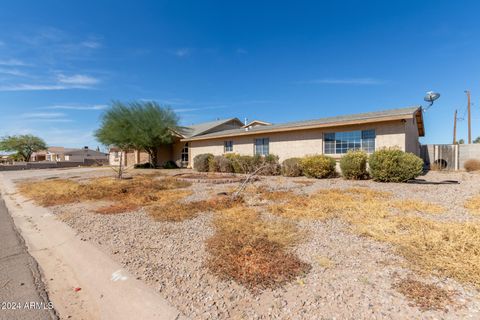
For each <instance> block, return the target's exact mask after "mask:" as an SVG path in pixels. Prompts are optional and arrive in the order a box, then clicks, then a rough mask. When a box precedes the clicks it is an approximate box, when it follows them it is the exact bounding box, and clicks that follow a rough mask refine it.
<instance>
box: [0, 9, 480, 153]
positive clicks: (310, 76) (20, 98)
mask: <svg viewBox="0 0 480 320" xmlns="http://www.w3.org/2000/svg"><path fill="white" fill-rule="evenodd" d="M479 15H480V3H479V2H478V1H396V3H394V2H393V1H289V2H287V1H206V0H205V1H21V0H16V1H2V3H1V4H0V117H1V120H2V121H1V123H0V136H3V135H6V134H19V133H33V134H37V135H39V136H41V137H43V138H44V139H45V140H46V141H47V143H48V144H50V145H64V146H70V147H81V146H83V145H89V146H91V147H96V146H97V145H98V143H97V142H96V141H95V140H94V138H93V136H92V133H93V131H94V130H95V129H96V128H97V127H98V124H99V119H100V116H101V114H102V112H103V111H104V110H105V109H104V108H105V107H106V106H107V105H108V104H109V103H110V102H111V101H112V100H122V101H130V100H137V99H153V100H156V101H158V102H160V103H162V104H168V105H171V106H172V107H173V108H174V109H175V110H176V111H177V112H178V113H179V115H180V116H181V119H182V124H187V125H188V124H191V123H196V122H202V121H210V120H214V119H216V118H225V117H239V118H240V119H242V120H243V119H244V118H245V117H247V118H248V119H261V120H266V121H271V122H275V123H278V122H285V121H293V120H300V119H311V118H320V117H325V116H334V115H339V114H349V113H357V112H366V111H375V110H383V109H390V108H398V107H403V106H410V105H416V104H421V103H423V96H424V93H425V92H426V91H428V90H435V91H438V92H440V93H441V94H442V97H441V98H440V99H439V100H438V102H437V103H436V104H435V105H434V106H433V108H432V109H431V110H429V111H428V112H427V113H426V114H425V119H426V134H427V136H426V138H424V139H422V142H424V143H450V142H451V139H452V125H453V124H452V122H453V111H454V109H455V108H458V109H459V110H460V112H459V113H460V114H459V116H460V117H462V116H463V115H464V110H465V106H466V97H465V94H464V92H463V91H464V90H465V89H470V90H471V91H472V102H473V133H474V134H473V135H474V137H476V136H478V135H480V128H479V127H480V101H479V100H480V72H479V71H480V60H479V57H480V43H479V41H480V22H479ZM466 131H467V130H466V121H460V122H459V132H458V136H459V138H465V139H466Z"/></svg>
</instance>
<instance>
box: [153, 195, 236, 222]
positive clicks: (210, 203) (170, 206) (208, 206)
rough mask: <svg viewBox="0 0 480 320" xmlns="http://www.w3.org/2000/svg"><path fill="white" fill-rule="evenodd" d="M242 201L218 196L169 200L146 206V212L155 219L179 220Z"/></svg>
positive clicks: (221, 208) (231, 205) (227, 207)
mask: <svg viewBox="0 0 480 320" xmlns="http://www.w3.org/2000/svg"><path fill="white" fill-rule="evenodd" d="M242 203H243V200H242V199H240V198H237V199H232V198H230V197H225V196H223V197H222V196H218V197H214V198H212V199H208V200H201V201H191V202H176V201H170V202H167V203H164V204H161V205H153V206H150V207H148V208H147V212H148V213H149V214H150V215H151V216H152V217H153V219H154V220H156V221H170V222H180V221H184V220H187V219H192V218H194V217H196V216H197V215H198V214H199V213H201V212H208V211H211V212H214V211H219V210H224V209H229V208H232V207H235V206H239V205H241V204H242Z"/></svg>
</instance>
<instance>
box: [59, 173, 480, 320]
mask: <svg viewBox="0 0 480 320" xmlns="http://www.w3.org/2000/svg"><path fill="white" fill-rule="evenodd" d="M163 173H165V174H169V175H172V174H176V173H178V171H175V170H172V171H162V174H163ZM95 174H96V175H106V174H109V173H108V171H101V172H100V171H99V172H96V173H95ZM95 174H93V173H91V174H89V175H88V177H92V176H94V175H95ZM77 176H78V175H77ZM64 177H68V172H65V173H62V178H64ZM83 178H85V176H83V175H82V179H83ZM420 178H421V179H425V180H426V181H427V182H429V184H393V183H389V184H387V183H375V182H373V181H371V180H366V181H346V180H343V179H340V178H336V179H325V180H312V179H306V178H284V177H263V178H261V179H260V180H259V181H256V182H254V185H255V186H265V187H267V188H269V189H271V190H285V191H288V192H292V193H295V194H312V193H315V192H317V191H319V190H323V189H331V188H339V189H346V188H352V187H368V188H370V189H373V190H378V191H387V192H391V193H393V194H394V197H395V198H398V199H409V200H412V199H413V200H415V199H421V200H423V201H426V202H429V203H433V204H437V205H439V206H441V207H442V208H444V210H443V211H444V212H443V213H440V214H424V213H421V212H417V213H415V214H416V215H418V216H422V217H425V218H428V219H432V220H434V221H449V222H465V221H469V222H473V223H480V220H479V219H480V216H478V215H472V214H470V213H469V212H468V210H467V209H465V207H464V205H465V201H466V200H467V199H468V198H470V197H472V196H475V195H478V194H480V174H471V173H463V172H459V173H444V172H430V173H428V174H427V175H426V176H423V177H420ZM75 179H78V177H76V178H75ZM445 180H457V181H459V182H460V183H459V184H447V183H445V184H442V183H441V182H442V181H445ZM238 185H239V183H238V182H237V183H222V184H213V183H208V182H207V183H205V182H201V183H200V182H194V183H193V184H192V185H191V186H190V187H188V189H189V190H190V191H192V192H191V194H190V195H189V196H188V197H186V198H185V199H184V201H199V200H204V199H208V198H210V197H212V196H215V195H217V194H218V193H220V192H231V191H232V190H233V189H234V188H236V187H237V186H238ZM248 197H249V195H247V196H246V198H247V199H246V201H247V202H249V201H250V200H249V199H248ZM104 205H105V201H86V202H82V203H72V204H64V205H57V206H53V207H51V210H52V211H53V212H54V213H55V214H56V215H57V216H58V218H59V219H60V220H62V221H64V222H65V223H67V224H68V225H69V226H71V227H72V228H73V229H75V230H77V231H78V234H79V236H81V237H82V239H84V240H85V241H90V242H92V243H95V244H97V245H98V246H99V247H100V248H102V250H104V251H105V252H107V253H108V254H110V255H111V256H112V257H113V258H114V259H115V260H117V261H118V262H120V263H121V264H122V265H124V266H125V268H126V269H127V270H129V271H130V272H131V273H132V274H134V275H136V276H137V277H138V278H139V279H141V280H143V281H145V282H146V283H147V284H148V285H150V286H152V287H153V288H154V289H155V290H157V291H158V292H159V293H160V294H161V295H162V296H163V297H164V298H166V299H167V300H169V302H170V303H171V304H172V305H174V306H175V307H176V308H178V310H180V311H181V312H182V313H183V314H184V315H185V316H186V317H187V318H192V319H227V318H234V319H243V318H248V319H268V318H280V319H291V318H295V319H319V318H324V319H406V318H417V319H418V318H423V319H459V318H463V319H465V318H470V319H478V318H480V294H479V291H478V289H476V288H475V287H474V286H473V285H468V284H460V283H459V282H457V281H455V280H453V279H449V278H445V277H443V278H442V277H434V276H430V275H428V274H420V273H418V272H414V271H412V268H410V266H409V262H408V261H406V260H405V259H404V258H403V257H402V256H400V255H397V254H396V251H395V250H394V248H392V246H391V245H389V244H388V243H384V242H379V241H375V240H373V239H371V238H369V237H364V236H361V235H358V234H356V233H354V232H352V230H351V228H350V227H349V225H348V224H347V223H346V222H345V221H343V220H341V219H328V220H325V221H321V220H310V219H309V220H299V221H295V224H296V225H297V226H298V228H299V230H300V232H301V234H304V235H305V236H304V237H303V238H302V240H301V241H300V242H299V243H298V244H297V245H295V246H293V248H292V250H293V253H294V254H296V255H297V256H298V257H300V259H301V260H302V261H304V262H306V263H308V264H310V265H311V269H310V270H309V272H308V273H306V274H305V275H302V276H299V277H297V278H296V280H294V281H290V282H289V283H287V284H285V285H283V286H282V287H279V288H275V289H265V290H261V291H258V292H253V291H251V290H249V289H247V288H245V287H244V286H241V285H240V284H238V283H236V282H234V281H224V280H220V279H219V278H217V277H216V276H214V275H212V274H211V272H209V270H208V268H206V266H205V263H206V259H207V256H208V253H207V249H206V241H207V240H208V239H209V238H210V237H212V236H213V235H214V233H215V229H214V227H213V225H212V219H214V215H215V213H212V212H204V213H201V214H199V215H197V216H196V217H194V218H193V219H187V220H184V221H181V222H156V221H153V220H152V218H151V217H150V216H149V215H148V214H147V212H146V210H144V209H143V208H142V209H140V210H137V211H134V212H129V213H121V214H96V213H94V210H95V209H98V208H99V207H102V206H104ZM249 205H251V206H253V207H261V204H259V203H254V202H252V203H249ZM262 215H264V216H265V217H264V218H265V219H266V220H268V219H279V218H278V217H277V216H273V215H271V214H270V213H268V210H267V211H263V212H262ZM479 272H480V270H479ZM405 279H414V280H420V281H422V282H425V283H432V284H435V285H436V286H437V287H439V288H441V289H445V290H447V291H448V292H452V301H451V302H449V303H445V304H444V306H443V307H442V308H440V309H437V310H433V309H432V310H426V309H422V308H420V307H419V306H418V305H416V304H415V303H414V301H412V299H409V298H407V297H406V296H405V295H403V294H402V293H400V292H399V290H397V289H396V288H395V286H396V284H397V283H398V282H399V281H401V280H405Z"/></svg>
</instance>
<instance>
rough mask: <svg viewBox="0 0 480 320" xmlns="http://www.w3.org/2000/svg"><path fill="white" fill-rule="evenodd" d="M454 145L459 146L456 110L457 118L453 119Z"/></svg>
mask: <svg viewBox="0 0 480 320" xmlns="http://www.w3.org/2000/svg"><path fill="white" fill-rule="evenodd" d="M453 144H457V110H456V109H455V117H454V118H453Z"/></svg>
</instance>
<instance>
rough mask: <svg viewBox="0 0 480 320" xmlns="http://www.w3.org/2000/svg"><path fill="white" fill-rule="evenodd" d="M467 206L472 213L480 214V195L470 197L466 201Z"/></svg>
mask: <svg viewBox="0 0 480 320" xmlns="http://www.w3.org/2000/svg"><path fill="white" fill-rule="evenodd" d="M465 208H467V209H468V210H469V211H470V213H471V214H476V215H480V195H478V196H475V197H472V198H470V199H468V200H467V201H466V202H465Z"/></svg>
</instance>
